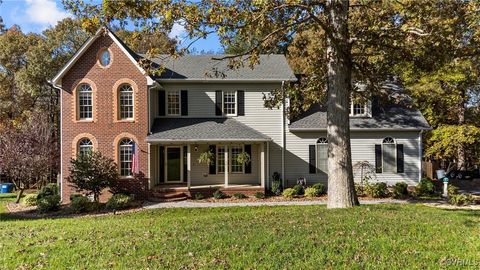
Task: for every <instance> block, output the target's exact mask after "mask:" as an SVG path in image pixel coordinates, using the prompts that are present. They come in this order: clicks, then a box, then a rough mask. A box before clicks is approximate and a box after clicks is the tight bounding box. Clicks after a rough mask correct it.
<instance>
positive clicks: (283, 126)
mask: <svg viewBox="0 0 480 270" xmlns="http://www.w3.org/2000/svg"><path fill="white" fill-rule="evenodd" d="M285 103H286V102H285V81H282V187H284V188H285V148H286V146H287V134H286V130H285V125H286V118H285V110H286V108H285Z"/></svg>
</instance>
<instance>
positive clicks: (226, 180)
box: [224, 145, 230, 188]
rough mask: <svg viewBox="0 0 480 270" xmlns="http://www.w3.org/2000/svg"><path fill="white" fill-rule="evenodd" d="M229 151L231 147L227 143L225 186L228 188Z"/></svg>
mask: <svg viewBox="0 0 480 270" xmlns="http://www.w3.org/2000/svg"><path fill="white" fill-rule="evenodd" d="M228 151H230V150H229V147H228V145H225V174H224V177H225V183H224V184H225V187H226V188H227V187H228V171H229V170H228V160H229V158H230V157H229V155H228Z"/></svg>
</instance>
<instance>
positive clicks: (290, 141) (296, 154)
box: [285, 131, 420, 185]
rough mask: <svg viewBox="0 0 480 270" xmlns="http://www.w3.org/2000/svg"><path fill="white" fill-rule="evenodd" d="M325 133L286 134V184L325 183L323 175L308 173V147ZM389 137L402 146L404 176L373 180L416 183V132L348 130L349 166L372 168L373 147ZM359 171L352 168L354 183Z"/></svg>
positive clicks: (387, 175) (384, 175)
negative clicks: (299, 181) (301, 180)
mask: <svg viewBox="0 0 480 270" xmlns="http://www.w3.org/2000/svg"><path fill="white" fill-rule="evenodd" d="M326 135H327V134H326V132H296V133H290V132H287V151H286V157H285V160H286V162H285V163H286V164H285V174H286V180H287V183H288V185H293V184H295V182H296V180H297V179H298V178H301V177H303V178H306V179H307V183H309V184H311V183H318V182H320V183H326V182H327V175H326V174H324V173H322V172H320V173H317V174H310V173H309V170H308V164H309V163H308V160H309V153H308V145H312V144H313V145H314V144H316V141H317V139H318V138H319V137H326ZM387 136H388V137H392V138H394V139H395V141H396V143H397V144H403V147H404V164H405V173H376V174H375V176H376V181H381V182H387V184H389V185H393V184H395V183H397V182H401V181H404V182H407V183H408V184H409V185H415V184H416V183H418V181H419V171H420V164H419V161H420V157H419V133H418V132H401V131H400V132H399V131H390V132H389V131H372V132H366V131H363V132H360V131H352V133H351V146H352V163H353V164H354V165H355V164H356V163H357V162H359V161H368V162H369V163H370V164H371V165H372V166H375V144H381V143H382V140H383V138H385V137H387ZM359 174H360V173H359V170H355V169H354V177H355V181H356V182H358V181H360V175H359Z"/></svg>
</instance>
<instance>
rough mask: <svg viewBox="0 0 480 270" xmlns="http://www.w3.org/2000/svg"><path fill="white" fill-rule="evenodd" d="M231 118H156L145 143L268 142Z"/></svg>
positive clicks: (262, 136)
mask: <svg viewBox="0 0 480 270" xmlns="http://www.w3.org/2000/svg"><path fill="white" fill-rule="evenodd" d="M270 140H271V139H270V137H268V136H266V135H264V134H263V133H260V132H258V131H256V130H255V129H253V128H251V127H248V126H246V125H245V124H243V123H240V122H238V121H237V120H235V119H232V118H157V119H155V121H154V123H153V127H152V132H151V135H149V136H148V137H147V141H165V142H168V141H270Z"/></svg>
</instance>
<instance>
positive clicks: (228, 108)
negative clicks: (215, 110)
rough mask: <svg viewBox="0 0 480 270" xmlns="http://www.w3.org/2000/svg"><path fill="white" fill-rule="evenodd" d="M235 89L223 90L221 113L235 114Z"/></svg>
mask: <svg viewBox="0 0 480 270" xmlns="http://www.w3.org/2000/svg"><path fill="white" fill-rule="evenodd" d="M236 100H237V99H236V91H225V92H223V113H224V114H225V115H235V114H236V113H237V112H236V108H237V101H236Z"/></svg>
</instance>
